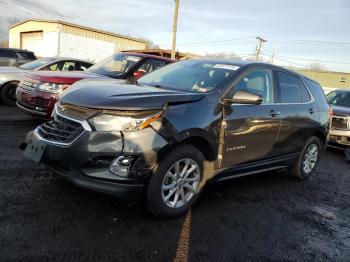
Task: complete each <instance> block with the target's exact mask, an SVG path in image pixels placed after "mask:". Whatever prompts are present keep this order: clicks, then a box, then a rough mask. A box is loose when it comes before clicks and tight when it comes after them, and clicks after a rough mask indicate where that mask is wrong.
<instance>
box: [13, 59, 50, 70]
mask: <svg viewBox="0 0 350 262" xmlns="http://www.w3.org/2000/svg"><path fill="white" fill-rule="evenodd" d="M53 60H54V59H52V58H42V59H38V60H34V61H32V62H29V63H25V64H23V65H20V66H19V68H21V69H24V70H35V69H37V68H39V67H42V66H44V65H46V64H48V63H50V62H51V61H53Z"/></svg>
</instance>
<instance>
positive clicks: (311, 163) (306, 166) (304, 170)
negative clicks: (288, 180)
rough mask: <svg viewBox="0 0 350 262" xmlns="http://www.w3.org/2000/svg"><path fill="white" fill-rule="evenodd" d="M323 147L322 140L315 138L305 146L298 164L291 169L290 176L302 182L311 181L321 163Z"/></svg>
mask: <svg viewBox="0 0 350 262" xmlns="http://www.w3.org/2000/svg"><path fill="white" fill-rule="evenodd" d="M321 153H322V146H321V142H320V140H319V139H318V138H317V137H315V136H313V137H311V138H310V139H309V140H308V141H307V142H306V144H305V146H304V148H303V150H302V151H301V154H300V157H299V159H298V161H297V162H296V164H295V165H294V166H293V167H292V168H291V169H290V172H289V173H290V175H292V176H294V177H297V178H298V179H300V180H306V179H309V178H310V177H311V176H312V174H313V173H314V172H315V169H316V167H317V165H318V163H319V161H320V157H321Z"/></svg>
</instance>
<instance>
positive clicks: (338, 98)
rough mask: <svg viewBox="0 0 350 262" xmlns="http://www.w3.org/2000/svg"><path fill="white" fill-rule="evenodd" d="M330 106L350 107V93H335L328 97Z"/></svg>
mask: <svg viewBox="0 0 350 262" xmlns="http://www.w3.org/2000/svg"><path fill="white" fill-rule="evenodd" d="M327 101H328V103H329V104H330V105H335V106H344V107H350V91H333V92H331V93H329V94H328V95H327Z"/></svg>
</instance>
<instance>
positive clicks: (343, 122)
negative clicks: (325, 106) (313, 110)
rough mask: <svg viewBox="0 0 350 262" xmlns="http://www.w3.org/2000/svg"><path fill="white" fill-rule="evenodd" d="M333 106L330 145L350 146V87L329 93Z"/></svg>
mask: <svg viewBox="0 0 350 262" xmlns="http://www.w3.org/2000/svg"><path fill="white" fill-rule="evenodd" d="M327 100H328V103H329V104H330V105H331V107H332V108H333V118H332V126H331V130H330V131H329V135H330V136H329V137H330V145H335V146H338V145H341V146H345V147H349V146H350V89H344V90H336V91H333V92H331V93H329V94H327Z"/></svg>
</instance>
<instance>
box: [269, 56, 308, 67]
mask: <svg viewBox="0 0 350 262" xmlns="http://www.w3.org/2000/svg"><path fill="white" fill-rule="evenodd" d="M263 55H266V56H269V57H272V56H271V55H268V54H264V53H263ZM275 60H279V61H283V62H286V63H289V64H292V65H297V66H302V67H304V68H309V67H308V66H306V65H303V64H299V63H295V62H291V61H288V60H285V59H281V58H278V57H275Z"/></svg>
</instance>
